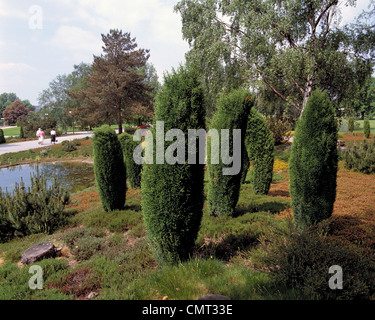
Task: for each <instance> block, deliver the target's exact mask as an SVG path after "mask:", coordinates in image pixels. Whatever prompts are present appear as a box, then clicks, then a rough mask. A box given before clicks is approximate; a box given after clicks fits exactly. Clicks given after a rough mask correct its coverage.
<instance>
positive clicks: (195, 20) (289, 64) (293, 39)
mask: <svg viewBox="0 0 375 320" xmlns="http://www.w3.org/2000/svg"><path fill="white" fill-rule="evenodd" d="M355 3H356V1H354V0H351V1H346V2H345V5H347V6H354V5H355ZM175 10H176V11H178V12H180V14H181V17H182V33H183V37H184V38H185V39H186V40H187V41H188V42H189V45H190V47H191V50H190V52H189V53H188V55H187V58H188V59H190V60H193V61H195V63H198V64H199V66H200V69H201V70H202V71H203V72H204V73H205V74H206V75H207V76H206V77H207V83H208V84H209V85H211V86H213V85H215V84H217V79H220V78H222V76H220V73H222V71H223V68H224V70H225V69H226V68H228V67H230V68H229V70H228V72H227V74H229V71H231V72H232V73H231V74H230V77H231V79H237V83H241V84H242V85H251V86H252V87H254V89H257V91H258V92H259V93H263V92H264V93H266V94H267V95H270V94H272V95H273V96H274V97H275V96H276V97H278V98H279V99H281V101H283V102H284V103H285V104H286V105H287V106H288V107H289V109H291V110H292V112H294V113H295V115H296V116H299V115H300V114H301V113H302V110H303V108H304V107H305V105H306V103H307V99H308V98H309V97H310V95H311V92H312V90H313V89H315V88H319V89H321V90H324V89H325V90H327V93H328V95H329V98H330V99H331V100H332V101H334V102H335V103H336V106H337V107H338V106H339V105H340V104H342V103H343V102H344V101H350V99H351V98H352V97H354V95H355V93H356V92H357V91H358V89H359V88H360V87H361V86H362V85H363V83H365V81H366V80H367V79H368V77H369V76H370V75H371V72H372V67H373V62H374V52H373V48H374V41H372V42H371V41H369V40H368V38H367V37H366V34H367V35H368V34H369V32H370V31H371V30H373V28H374V26H368V25H367V24H365V23H364V22H363V21H361V20H357V24H356V26H348V25H347V26H343V27H341V26H340V24H339V22H340V6H339V1H338V0H314V1H312V0H303V1H296V0H284V1H279V0H263V1H261V0H254V1H248V0H209V1H206V0H181V1H180V2H179V3H178V4H177V5H176V6H175ZM366 26H367V27H366ZM371 34H372V33H371ZM218 62H220V63H218ZM233 66H235V68H233ZM232 82H233V81H232ZM222 86H225V82H224V83H222Z"/></svg>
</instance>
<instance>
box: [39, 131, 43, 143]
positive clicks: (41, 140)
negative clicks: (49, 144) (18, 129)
mask: <svg viewBox="0 0 375 320" xmlns="http://www.w3.org/2000/svg"><path fill="white" fill-rule="evenodd" d="M43 142H44V131H43V130H42V129H40V131H39V142H38V144H43Z"/></svg>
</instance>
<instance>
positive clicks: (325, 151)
mask: <svg viewBox="0 0 375 320" xmlns="http://www.w3.org/2000/svg"><path fill="white" fill-rule="evenodd" d="M337 162H338V153H337V123H336V119H335V110H334V108H333V106H332V104H331V102H330V100H329V99H328V97H327V95H326V93H325V92H323V93H322V92H320V91H319V90H315V91H313V93H312V95H311V97H310V98H309V100H308V102H307V105H306V108H305V111H304V112H303V114H302V117H301V119H300V120H299V121H298V123H297V127H296V131H295V135H294V141H293V144H292V151H291V156H290V161H289V175H290V195H291V199H292V201H291V203H292V208H293V212H294V217H295V222H296V225H297V226H298V228H299V229H303V228H305V227H306V226H308V225H310V224H313V223H317V222H319V221H322V220H324V219H327V218H329V217H330V216H331V214H332V211H333V205H334V202H335V199H336V178H337Z"/></svg>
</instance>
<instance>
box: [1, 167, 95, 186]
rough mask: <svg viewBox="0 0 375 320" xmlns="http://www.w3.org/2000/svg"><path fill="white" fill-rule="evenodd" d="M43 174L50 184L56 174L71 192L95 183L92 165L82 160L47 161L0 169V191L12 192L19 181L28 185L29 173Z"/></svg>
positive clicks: (59, 180)
mask: <svg viewBox="0 0 375 320" xmlns="http://www.w3.org/2000/svg"><path fill="white" fill-rule="evenodd" d="M33 173H34V174H38V175H40V174H43V173H44V174H45V175H46V180H47V184H48V185H50V184H51V183H52V181H53V178H54V176H56V178H57V180H58V182H59V183H61V184H63V185H64V186H65V187H66V188H67V189H68V190H69V191H70V192H71V193H75V192H78V191H82V190H84V189H86V188H88V187H91V186H93V185H94V184H95V176H94V166H93V165H92V164H89V163H82V162H73V161H71V162H49V163H41V164H38V165H36V164H25V165H19V166H14V167H9V168H3V169H0V188H1V189H2V192H5V189H7V191H8V192H13V190H14V187H15V184H16V183H20V182H21V178H22V180H23V182H24V183H25V186H26V187H28V186H30V181H31V179H30V175H32V174H33Z"/></svg>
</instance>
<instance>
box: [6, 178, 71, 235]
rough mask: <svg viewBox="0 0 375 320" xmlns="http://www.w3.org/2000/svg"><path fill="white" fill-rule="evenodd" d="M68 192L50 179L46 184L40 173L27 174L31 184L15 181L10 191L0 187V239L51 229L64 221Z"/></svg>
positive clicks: (44, 231)
mask: <svg viewBox="0 0 375 320" xmlns="http://www.w3.org/2000/svg"><path fill="white" fill-rule="evenodd" d="M68 202H69V193H68V192H67V191H66V190H65V189H64V188H63V187H62V186H61V184H59V183H58V182H57V180H56V179H54V180H53V182H52V185H51V186H47V182H46V179H45V176H44V175H41V176H40V177H38V176H36V175H33V176H31V185H30V187H28V188H26V187H25V184H24V182H23V181H22V180H21V182H20V183H19V184H18V183H16V185H15V189H14V191H13V192H12V193H8V192H5V193H4V192H3V191H2V190H1V188H0V240H1V241H5V240H8V239H11V238H12V237H14V236H18V237H21V236H27V235H30V234H33V233H52V232H53V231H54V230H55V229H56V228H57V227H59V226H61V225H63V224H64V223H65V222H66V218H67V216H66V214H65V213H64V208H65V205H66V204H67V203H68Z"/></svg>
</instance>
